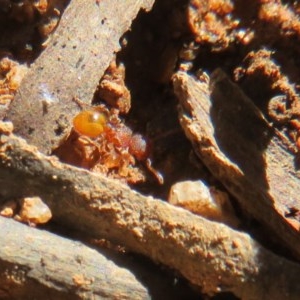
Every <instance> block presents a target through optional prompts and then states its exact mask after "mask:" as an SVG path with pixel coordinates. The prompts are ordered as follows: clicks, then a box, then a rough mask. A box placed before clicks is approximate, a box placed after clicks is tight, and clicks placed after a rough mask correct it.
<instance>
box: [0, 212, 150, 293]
mask: <svg viewBox="0 0 300 300" xmlns="http://www.w3.org/2000/svg"><path fill="white" fill-rule="evenodd" d="M0 228H1V232H0V244H1V247H0V298H1V299H103V298H108V299H150V296H149V295H148V292H147V290H146V289H145V288H144V287H143V286H142V285H141V284H140V283H139V282H138V281H137V279H136V278H135V277H134V275H133V274H131V273H130V272H129V271H127V270H126V269H124V268H120V267H118V266H116V265H115V264H114V263H113V262H112V261H109V260H108V259H106V258H105V257H104V256H103V255H101V254H100V253H99V252H97V251H96V250H93V249H90V248H88V247H87V246H85V245H83V244H81V243H79V242H74V241H70V240H68V239H66V238H62V237H59V236H57V235H54V234H52V233H49V232H47V231H44V230H38V229H35V228H32V227H29V226H26V225H23V224H21V223H18V222H16V221H14V220H11V219H6V218H3V217H0Z"/></svg>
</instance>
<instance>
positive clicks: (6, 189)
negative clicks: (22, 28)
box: [0, 135, 300, 299]
mask: <svg viewBox="0 0 300 300" xmlns="http://www.w3.org/2000/svg"><path fill="white" fill-rule="evenodd" d="M0 141H1V145H0V159H1V160H0V196H1V197H0V199H1V200H2V199H5V198H11V197H20V196H33V195H36V196H39V197H41V198H42V199H43V200H44V202H45V203H46V204H47V205H48V206H49V207H50V208H51V211H52V214H53V218H54V219H55V220H56V221H57V222H58V223H60V224H62V225H67V226H69V227H71V228H73V229H76V230H80V231H83V232H85V233H86V235H89V236H91V237H98V238H99V237H104V238H107V239H109V240H111V241H114V242H116V243H118V244H121V245H125V246H126V247H127V248H129V249H131V250H132V251H135V252H137V253H141V254H144V255H146V256H148V257H150V258H151V259H152V260H154V261H157V262H160V263H163V264H164V265H167V266H169V267H171V268H173V269H176V270H178V271H179V272H180V273H181V274H182V275H183V276H184V277H186V278H187V279H188V280H189V281H190V282H191V283H193V284H195V285H198V286H199V287H201V288H202V291H203V292H204V293H209V294H214V293H218V292H221V291H231V292H233V293H235V294H236V295H237V296H239V297H241V298H243V299H298V297H299V293H300V286H299V284H298V278H299V276H300V267H299V265H297V264H295V263H292V262H289V261H287V260H286V259H284V258H281V257H278V256H276V255H274V254H272V253H271V252H270V251H267V250H266V249H264V248H263V247H261V246H260V245H259V244H258V243H256V242H255V241H253V240H252V239H251V238H250V237H249V235H247V234H243V233H240V232H238V231H235V230H232V229H230V228H229V227H227V226H225V225H223V224H220V223H216V222H211V221H208V220H206V219H204V218H201V217H199V216H195V215H193V214H192V213H190V212H188V211H185V210H184V209H181V208H177V207H174V206H172V205H169V204H167V203H165V202H163V201H160V200H156V199H153V198H152V197H145V196H143V195H141V194H139V193H137V192H134V191H132V190H131V189H130V188H129V187H127V186H125V185H123V184H121V183H119V182H118V181H115V180H112V179H108V178H105V177H104V176H101V175H96V174H92V173H90V172H88V171H86V170H82V169H78V168H75V167H72V166H68V165H64V164H62V163H60V162H58V161H57V159H56V158H54V157H50V158H49V157H46V156H44V155H43V154H41V153H39V152H38V151H37V150H36V148H33V147H32V146H30V145H28V144H27V143H26V142H25V141H24V140H22V139H20V138H17V137H15V136H14V135H2V136H1V138H0ZM278 274H280V276H278Z"/></svg>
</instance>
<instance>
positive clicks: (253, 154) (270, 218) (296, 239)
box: [174, 70, 300, 259]
mask: <svg viewBox="0 0 300 300" xmlns="http://www.w3.org/2000/svg"><path fill="white" fill-rule="evenodd" d="M174 85H175V92H176V94H177V96H178V99H179V102H180V106H179V108H180V109H179V118H180V122H181V125H182V127H183V129H184V131H185V133H186V135H187V136H188V138H189V139H190V140H191V142H192V143H193V145H194V149H195V151H196V153H197V154H198V156H199V157H200V158H201V160H202V161H203V163H204V164H206V166H207V167H208V168H209V169H210V171H211V172H212V173H213V174H214V175H215V177H216V178H218V179H219V180H220V181H221V182H222V183H223V184H224V185H225V186H226V187H227V189H228V191H229V192H230V193H231V194H233V195H234V196H235V197H236V199H237V200H238V201H239V203H240V205H241V207H242V208H244V209H245V210H246V211H247V212H248V213H250V214H251V215H252V216H253V217H255V218H256V219H258V220H259V221H261V222H262V223H263V224H265V225H266V226H267V227H268V228H269V230H271V232H272V233H273V234H274V235H277V237H279V238H280V240H281V241H282V242H283V243H284V245H285V246H287V247H288V248H289V249H290V250H291V251H292V252H293V253H294V254H295V256H296V257H297V258H298V259H300V235H299V225H300V224H299V215H298V219H297V216H295V217H290V218H289V217H288V216H287V215H288V214H289V213H290V212H291V211H293V210H295V211H300V198H299V186H300V177H299V175H300V174H299V171H298V170H297V169H296V168H295V158H294V155H292V154H291V153H290V152H289V151H288V150H287V146H288V145H285V142H286V141H285V140H284V138H283V137H281V136H280V135H278V133H277V132H276V131H275V130H274V128H272V127H271V126H270V125H269V124H268V123H267V122H266V120H265V119H264V117H263V116H262V114H261V112H260V111H259V110H258V108H257V107H256V106H255V105H254V104H253V103H252V102H251V100H250V99H249V98H247V97H246V96H245V95H244V93H243V92H242V91H241V90H240V88H239V87H238V86H237V85H236V84H234V83H232V82H231V81H230V79H229V78H228V77H227V76H226V75H225V74H224V73H223V72H221V71H220V70H217V71H215V72H214V73H213V74H212V78H211V85H210V88H209V83H207V82H201V81H199V80H196V79H195V78H193V77H192V76H189V75H187V74H186V73H182V72H180V73H178V74H177V75H176V76H175V77H174ZM209 89H211V91H210V90H209Z"/></svg>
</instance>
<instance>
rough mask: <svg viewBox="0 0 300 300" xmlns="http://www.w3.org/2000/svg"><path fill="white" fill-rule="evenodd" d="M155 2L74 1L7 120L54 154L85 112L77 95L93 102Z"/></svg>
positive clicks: (45, 151) (36, 64)
mask: <svg viewBox="0 0 300 300" xmlns="http://www.w3.org/2000/svg"><path fill="white" fill-rule="evenodd" d="M153 3H154V0H138V1H136V0H129V1H120V0H102V1H81V0H72V1H71V2H70V4H69V5H68V7H67V9H66V10H65V12H64V14H63V16H62V18H61V20H60V23H59V25H58V28H57V29H56V31H55V33H54V35H53V36H52V37H51V40H50V42H49V45H48V46H47V48H46V49H45V50H44V51H43V53H42V54H41V55H40V57H39V58H38V59H36V61H35V62H34V64H33V65H32V66H31V68H30V71H29V72H28V74H27V75H26V77H25V78H24V79H23V81H22V83H21V86H20V88H19V90H18V92H17V94H16V96H15V99H14V101H13V103H12V105H11V106H10V110H9V112H8V114H7V118H8V119H10V120H11V121H13V123H14V126H15V132H16V133H17V134H18V135H20V136H22V137H23V138H26V140H27V141H28V142H29V143H31V144H33V145H35V146H38V147H39V149H40V151H42V152H44V153H51V150H52V149H53V148H56V147H57V146H58V145H59V143H60V142H61V140H62V138H63V137H65V136H66V134H68V132H69V131H70V128H71V120H72V119H73V117H74V115H76V113H77V112H78V111H79V110H80V107H79V106H78V104H77V103H76V102H74V101H73V98H74V97H77V98H79V99H80V100H82V101H84V102H86V103H89V104H91V101H92V99H93V95H94V93H95V90H96V88H97V85H98V83H99V80H100V78H101V77H102V76H103V74H104V71H105V70H106V69H107V67H108V66H109V63H110V61H112V59H113V57H114V54H115V53H116V52H117V51H118V50H119V49H120V44H119V40H120V38H121V36H122V35H123V34H124V33H125V32H126V31H127V30H128V29H129V28H130V25H131V22H132V20H133V19H134V18H135V17H136V15H137V14H138V12H139V10H140V9H145V10H149V9H151V7H152V4H153ZM41 124H43V125H42V126H41Z"/></svg>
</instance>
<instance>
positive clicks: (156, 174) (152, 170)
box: [145, 158, 164, 185]
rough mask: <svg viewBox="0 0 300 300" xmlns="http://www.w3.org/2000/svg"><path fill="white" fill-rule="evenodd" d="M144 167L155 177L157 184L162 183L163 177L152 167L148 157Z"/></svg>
mask: <svg viewBox="0 0 300 300" xmlns="http://www.w3.org/2000/svg"><path fill="white" fill-rule="evenodd" d="M145 163H146V167H147V169H148V170H149V171H150V173H151V174H152V175H153V176H154V177H155V178H156V180H157V181H158V183H159V184H161V185H163V184H164V178H163V176H162V175H161V174H160V173H159V172H158V171H157V170H155V169H154V168H153V167H152V162H151V159H150V158H147V159H146V161H145Z"/></svg>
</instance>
